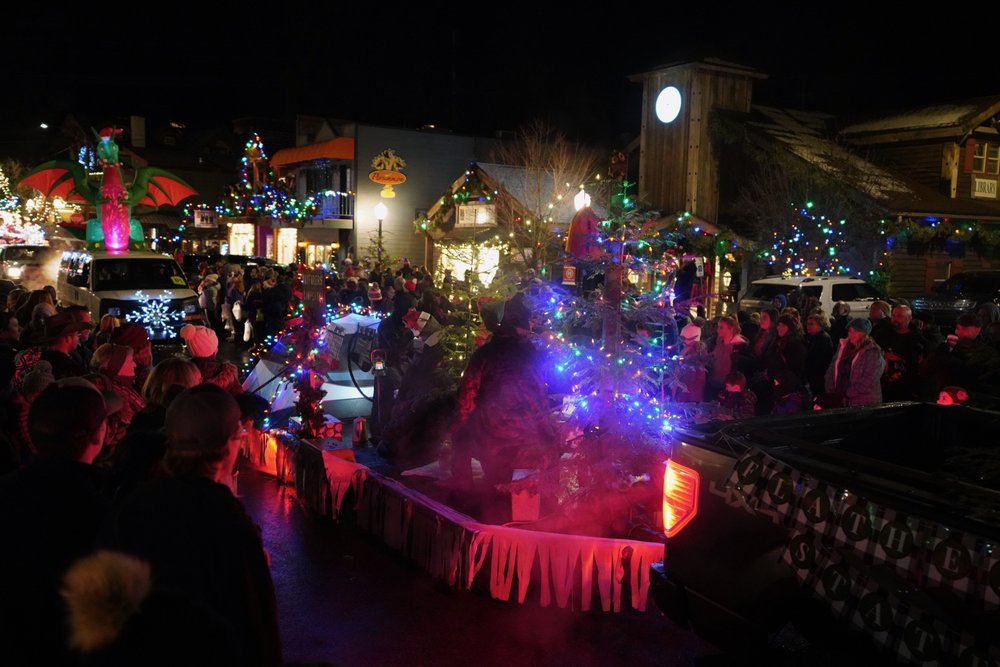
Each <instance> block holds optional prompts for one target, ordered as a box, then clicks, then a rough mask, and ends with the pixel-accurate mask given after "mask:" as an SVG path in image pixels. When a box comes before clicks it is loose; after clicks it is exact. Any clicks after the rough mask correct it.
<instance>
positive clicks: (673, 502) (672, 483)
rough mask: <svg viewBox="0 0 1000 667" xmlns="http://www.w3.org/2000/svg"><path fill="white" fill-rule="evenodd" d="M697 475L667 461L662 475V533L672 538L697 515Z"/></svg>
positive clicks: (688, 469)
mask: <svg viewBox="0 0 1000 667" xmlns="http://www.w3.org/2000/svg"><path fill="white" fill-rule="evenodd" d="M698 483H699V478H698V473H697V472H696V471H694V470H692V469H691V468H686V467H684V466H682V465H681V464H679V463H675V462H674V461H672V460H671V461H667V469H666V471H665V472H664V474H663V532H664V534H665V535H666V536H667V537H673V536H674V535H676V534H677V533H679V532H681V529H682V528H684V526H686V525H688V523H689V522H690V521H691V519H693V518H694V515H695V514H697V513H698Z"/></svg>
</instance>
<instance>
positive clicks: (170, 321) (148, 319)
mask: <svg viewBox="0 0 1000 667" xmlns="http://www.w3.org/2000/svg"><path fill="white" fill-rule="evenodd" d="M135 297H136V299H138V300H139V303H140V306H139V310H137V311H134V312H131V313H128V314H127V315H125V321H126V322H138V323H139V324H141V325H143V326H144V327H146V331H147V332H149V337H150V338H154V337H156V334H157V332H160V333H163V334H166V333H169V332H170V329H171V328H172V326H173V325H174V323H176V322H180V321H181V320H182V318H183V317H184V313H183V312H181V311H179V310H171V309H170V293H169V292H166V293H164V294H161V295H159V296H158V297H155V298H154V297H152V296H150V295H149V294H143V293H142V290H139V291H138V292H136V293H135Z"/></svg>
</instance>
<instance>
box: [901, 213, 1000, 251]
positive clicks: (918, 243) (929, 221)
mask: <svg viewBox="0 0 1000 667" xmlns="http://www.w3.org/2000/svg"><path fill="white" fill-rule="evenodd" d="M895 238H896V239H897V240H899V241H903V242H904V243H905V244H906V250H907V252H909V253H910V254H913V255H923V254H926V253H928V252H947V253H951V254H965V252H966V249H970V250H972V251H973V252H975V253H976V254H978V255H989V254H994V253H997V252H1000V225H989V224H984V223H979V222H971V221H967V220H950V219H948V218H943V219H938V218H925V219H922V220H915V219H913V218H908V219H907V220H906V221H905V222H903V223H902V224H901V225H900V226H899V227H898V230H897V231H896V234H895Z"/></svg>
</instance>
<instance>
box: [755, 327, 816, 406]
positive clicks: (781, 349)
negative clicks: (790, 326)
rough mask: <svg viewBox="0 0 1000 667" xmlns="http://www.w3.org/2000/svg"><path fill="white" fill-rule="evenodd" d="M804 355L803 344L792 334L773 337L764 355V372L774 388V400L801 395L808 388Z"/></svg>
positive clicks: (804, 347) (805, 352) (805, 353)
mask: <svg viewBox="0 0 1000 667" xmlns="http://www.w3.org/2000/svg"><path fill="white" fill-rule="evenodd" d="M806 355H807V351H806V345H805V343H804V342H802V339H801V338H799V337H798V336H796V335H794V334H793V333H791V332H789V333H787V334H785V335H784V336H775V337H774V340H773V341H772V342H771V345H770V346H769V347H768V349H767V351H766V352H765V353H764V370H765V371H767V377H768V379H769V380H770V381H771V383H772V384H773V386H774V396H775V398H781V397H782V396H787V395H788V394H793V393H801V392H802V391H803V390H804V389H806V388H807V387H808V383H807V381H806Z"/></svg>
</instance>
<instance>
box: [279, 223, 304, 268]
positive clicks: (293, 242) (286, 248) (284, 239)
mask: <svg viewBox="0 0 1000 667" xmlns="http://www.w3.org/2000/svg"><path fill="white" fill-rule="evenodd" d="M298 236H299V234H298V230H297V229H290V228H288V227H281V228H279V229H276V230H274V245H275V250H276V254H275V261H277V262H278V264H291V263H292V262H294V261H296V252H297V251H298Z"/></svg>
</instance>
